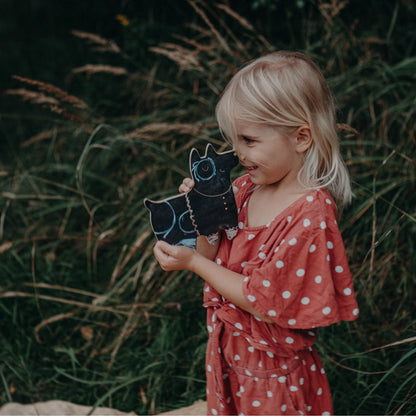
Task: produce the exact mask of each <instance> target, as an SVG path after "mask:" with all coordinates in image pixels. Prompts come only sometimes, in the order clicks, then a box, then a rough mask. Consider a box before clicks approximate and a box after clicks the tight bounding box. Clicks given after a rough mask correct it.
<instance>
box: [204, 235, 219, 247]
mask: <svg viewBox="0 0 416 417" xmlns="http://www.w3.org/2000/svg"><path fill="white" fill-rule="evenodd" d="M205 237H206V238H207V240H208V242H209V244H210V245H212V246H214V245H216V244H217V242H218V233H213V234H212V235H209V236H205Z"/></svg>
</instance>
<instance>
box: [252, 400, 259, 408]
mask: <svg viewBox="0 0 416 417" xmlns="http://www.w3.org/2000/svg"><path fill="white" fill-rule="evenodd" d="M251 405H252V406H253V407H260V406H261V403H260V401H253V402H252V403H251Z"/></svg>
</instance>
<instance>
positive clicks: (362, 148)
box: [0, 0, 416, 414]
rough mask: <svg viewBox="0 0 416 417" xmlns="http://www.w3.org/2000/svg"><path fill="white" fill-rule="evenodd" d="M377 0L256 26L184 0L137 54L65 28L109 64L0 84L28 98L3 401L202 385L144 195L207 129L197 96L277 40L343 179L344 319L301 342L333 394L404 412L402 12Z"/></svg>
mask: <svg viewBox="0 0 416 417" xmlns="http://www.w3.org/2000/svg"><path fill="white" fill-rule="evenodd" d="M373 3H374V4H373ZM265 4H272V2H265ZM376 4H378V3H377V2H370V3H369V4H368V5H362V4H356V3H355V2H353V1H350V2H348V1H331V2H329V1H319V2H316V3H315V2H310V3H309V2H305V3H302V2H297V3H296V2H291V3H290V4H289V3H287V4H284V6H285V7H284V8H283V3H281V5H282V7H281V8H280V9H279V10H277V11H275V12H273V10H272V9H267V13H272V12H273V13H274V14H273V16H274V18H275V19H276V23H275V24H274V25H273V26H269V27H268V29H267V32H268V35H269V36H270V38H271V39H272V38H273V39H272V40H267V39H266V37H265V35H264V34H263V33H262V31H261V28H260V29H259V28H258V27H259V25H257V26H256V25H255V24H253V23H251V21H250V18H249V17H250V16H249V13H248V12H249V11H250V10H247V5H246V6H241V13H243V12H244V13H246V15H244V16H243V15H241V14H239V12H238V11H237V9H238V7H237V8H235V9H231V8H230V6H229V4H228V3H224V4H222V3H220V4H215V5H211V4H210V3H206V2H203V1H198V2H197V1H193V0H189V1H187V2H183V7H188V8H189V9H190V11H191V12H192V13H194V18H193V21H192V23H191V24H190V25H189V26H187V27H184V28H183V32H181V30H182V28H179V29H178V33H176V34H174V35H173V36H171V35H166V40H165V41H164V42H163V43H161V44H159V45H157V46H153V47H151V48H150V50H149V51H148V54H149V56H151V57H152V58H151V59H149V61H147V62H146V64H145V65H143V66H139V65H138V64H137V63H136V62H135V59H134V57H132V56H131V55H129V53H128V52H127V51H130V50H131V45H126V47H125V48H123V45H117V44H116V43H115V42H114V41H112V40H107V39H105V38H103V37H101V36H99V35H97V34H91V33H87V32H80V31H75V32H74V36H76V37H77V38H78V39H79V41H80V42H86V43H88V45H89V46H90V47H91V48H92V49H94V48H99V49H100V51H99V52H98V53H100V54H107V55H103V56H104V57H106V56H108V62H109V64H103V62H102V61H103V60H104V58H103V56H101V58H100V63H99V64H95V63H91V62H87V63H85V65H84V66H81V67H77V68H75V69H74V70H73V71H71V73H70V74H69V76H68V78H67V82H66V85H65V86H64V87H62V88H61V87H60V88H58V87H57V86H55V85H52V84H50V83H49V82H48V80H41V81H39V80H31V79H28V78H25V77H22V76H19V75H17V77H15V79H14V80H13V83H14V86H13V88H10V89H9V90H8V91H7V93H8V95H9V96H10V100H13V96H17V97H18V98H20V99H23V100H25V101H27V103H23V105H24V107H22V114H23V112H31V111H34V110H31V109H35V110H36V113H33V117H35V118H36V120H35V127H36V129H34V130H35V132H34V133H33V134H32V135H31V136H30V137H26V136H25V137H23V136H22V137H19V138H18V140H19V142H20V147H19V148H18V151H14V150H12V151H9V153H8V154H7V155H8V156H13V157H9V158H8V159H5V160H3V162H2V165H1V166H0V174H1V176H0V184H1V193H2V202H1V208H0V210H1V213H0V256H1V263H0V276H1V278H2V283H1V289H0V290H1V291H0V308H1V311H2V326H1V329H0V331H1V332H2V346H1V358H2V359H1V362H0V377H1V383H0V387H1V388H0V401H1V402H5V401H20V402H33V401H39V400H48V399H53V398H59V399H66V400H71V401H74V402H78V403H84V404H90V405H92V406H99V405H107V406H112V407H116V408H119V409H122V410H125V411H129V410H134V411H135V412H136V413H141V414H143V413H146V414H153V413H156V412H159V411H163V410H166V409H170V408H173V407H177V406H179V405H185V404H189V403H191V402H192V401H194V400H196V399H199V398H203V397H204V393H205V386H204V371H203V369H204V366H203V363H204V349H205V343H206V331H205V326H204V311H203V308H202V307H201V302H202V296H201V288H202V283H201V281H200V280H199V279H198V278H197V277H195V276H193V275H192V274H190V273H187V272H175V273H165V272H163V271H161V270H160V269H159V267H158V266H157V264H156V263H155V261H154V258H153V256H152V246H153V244H154V238H153V236H152V234H151V231H150V228H149V223H148V214H147V211H146V210H145V208H144V206H143V204H142V200H143V198H144V197H149V196H150V197H153V198H161V197H164V196H168V195H171V194H172V193H176V189H177V186H178V184H179V183H180V182H181V180H182V178H183V177H184V176H187V175H189V172H188V166H187V155H188V153H189V150H190V149H191V148H192V147H197V148H203V147H205V144H206V142H207V141H210V142H213V143H214V144H216V146H217V147H221V146H224V145H223V144H222V141H221V140H220V136H219V133H218V130H217V127H216V124H215V120H214V117H213V114H214V106H215V102H216V100H217V98H218V94H219V93H220V92H221V91H222V89H223V88H224V86H225V84H226V82H227V81H228V80H229V78H230V77H231V75H232V74H233V73H234V72H235V71H236V70H237V69H238V68H239V66H240V65H241V64H242V63H243V62H245V61H247V60H248V59H251V58H253V57H256V56H258V55H259V54H261V53H264V52H267V51H270V50H274V49H284V48H287V49H289V48H290V49H301V50H304V51H306V52H308V53H309V54H311V55H312V56H313V57H315V59H316V60H317V61H318V62H319V63H320V65H321V67H322V68H323V70H324V72H325V74H326V75H327V77H328V80H329V83H330V85H331V88H332V90H333V92H334V94H335V97H336V100H337V105H338V111H339V120H340V122H341V123H342V124H341V125H340V128H341V138H342V148H343V151H344V152H345V157H346V160H347V161H348V162H347V163H348V165H349V168H350V171H351V175H352V178H353V185H354V191H355V199H354V202H353V204H352V205H351V206H350V207H348V208H346V209H344V210H343V212H342V217H341V223H340V225H341V229H342V233H343V236H344V238H345V243H346V248H347V252H348V255H349V259H350V263H351V269H352V272H353V275H354V280H355V287H356V290H357V295H358V300H359V304H360V309H361V316H360V319H359V320H358V321H356V322H354V323H351V324H345V323H344V324H341V325H338V326H332V327H330V328H326V329H322V331H321V336H320V339H319V342H318V348H319V351H320V353H321V356H322V357H323V359H324V363H325V366H326V369H327V372H328V376H329V379H330V383H331V385H332V391H333V396H334V402H335V410H336V412H337V413H338V414H414V413H415V411H416V406H415V404H416V399H415V396H416V389H415V374H414V372H413V371H414V369H415V367H416V360H415V352H416V334H415V333H416V332H415V325H416V321H415V316H414V309H415V303H414V294H415V278H416V276H415V272H414V271H415V270H416V261H415V258H414V253H415V252H414V246H415V232H416V212H415V207H416V197H415V193H414V186H415V162H416V161H415V157H414V155H415V148H416V146H415V137H414V132H415V127H416V126H415V123H416V117H415V101H414V97H415V96H416V95H415V83H414V74H415V68H416V58H415V57H414V42H415V37H416V35H415V32H414V30H413V32H411V30H412V29H410V26H408V31H406V30H405V29H404V27H403V25H406V24H407V22H409V19H410V18H409V16H411V15H413V16H414V9H412V4H411V3H401V2H395V3H394V4H393V3H392V5H391V6H388V7H387V6H386V8H385V9H380V7H379V6H378V7H377V8H376V7H375V6H376ZM372 7H374V9H373V10H375V12H374V13H373V12H372V11H370V9H371V8H372ZM390 8H391V10H390ZM265 10H266V9H261V7H260V9H259V10H257V11H256V14H255V15H254V21H256V20H257V19H256V16H257V18H258V19H260V18H261V17H262V15H263V14H264V13H265ZM386 11H387V12H388V14H387V13H386ZM390 12H391V13H390ZM386 20H387V21H386ZM410 20H411V19H410ZM279 25H280V26H279ZM401 25H402V26H401ZM275 27H276V29H275V32H274V31H273V29H274V28H275ZM363 27H365V30H364V29H363ZM293 28H302V29H303V32H302V33H301V35H299V34H298V33H297V32H296V31H294V30H293ZM286 29H287V31H286ZM289 29H290V31H291V32H290V31H289ZM125 30H126V39H132V38H131V37H130V36H129V32H128V31H131V33H134V30H135V28H134V27H132V26H126V28H125ZM396 34H397V35H400V36H398V37H397V38H396V37H395V35H396ZM289 41H290V42H289ZM412 45H413V46H412ZM397 51H400V54H399V53H397ZM96 53H97V52H91V56H92V59H93V57H95V56H96V55H95V54H96ZM110 56H111V59H110ZM149 62H151V64H149ZM79 85H84V88H85V90H83V91H82V93H83V94H77V95H74V94H72V93H70V92H69V91H71V89H79ZM100 93H101V96H100ZM112 110H114V111H112ZM26 117H27V116H26ZM11 120H12V121H13V119H11ZM0 123H1V128H2V131H3V135H5V136H6V137H9V138H13V137H16V136H17V135H18V133H16V132H15V130H14V128H15V127H16V124H15V123H11V122H10V120H7V123H6V122H5V121H2V122H0ZM237 174H238V172H234V175H237Z"/></svg>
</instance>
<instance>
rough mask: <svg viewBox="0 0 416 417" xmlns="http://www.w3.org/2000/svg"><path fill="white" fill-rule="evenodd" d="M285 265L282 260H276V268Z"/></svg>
mask: <svg viewBox="0 0 416 417" xmlns="http://www.w3.org/2000/svg"><path fill="white" fill-rule="evenodd" d="M284 266H285V264H284V263H283V261H277V262H276V268H279V269H280V268H283V267H284Z"/></svg>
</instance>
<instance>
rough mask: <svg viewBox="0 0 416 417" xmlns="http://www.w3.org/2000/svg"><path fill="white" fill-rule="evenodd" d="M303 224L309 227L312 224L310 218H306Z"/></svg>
mask: <svg viewBox="0 0 416 417" xmlns="http://www.w3.org/2000/svg"><path fill="white" fill-rule="evenodd" d="M303 225H304V226H305V227H308V226H310V225H311V221H310V220H309V219H305V220H304V221H303Z"/></svg>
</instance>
